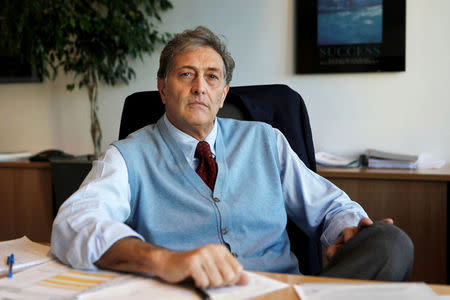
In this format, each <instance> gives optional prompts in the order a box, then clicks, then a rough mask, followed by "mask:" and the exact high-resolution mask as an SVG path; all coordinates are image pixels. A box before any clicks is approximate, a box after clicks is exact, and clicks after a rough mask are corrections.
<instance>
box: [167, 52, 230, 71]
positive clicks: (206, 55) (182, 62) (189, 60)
mask: <svg viewBox="0 0 450 300" xmlns="http://www.w3.org/2000/svg"><path fill="white" fill-rule="evenodd" d="M173 67H174V69H179V68H183V67H194V68H199V69H218V70H219V71H222V72H223V70H224V63H223V59H222V57H221V56H220V54H219V53H217V52H216V50H214V49H213V48H211V47H198V48H194V49H189V50H186V51H184V52H182V53H179V54H177V55H176V56H175V57H174V59H173Z"/></svg>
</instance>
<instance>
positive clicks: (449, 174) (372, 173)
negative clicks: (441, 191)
mask: <svg viewBox="0 0 450 300" xmlns="http://www.w3.org/2000/svg"><path fill="white" fill-rule="evenodd" d="M317 173H319V174H320V175H321V176H324V177H326V178H359V179H364V178H366V179H391V180H422V181H450V164H447V165H445V166H444V167H442V168H440V169H421V170H407V169H375V168H331V167H318V168H317Z"/></svg>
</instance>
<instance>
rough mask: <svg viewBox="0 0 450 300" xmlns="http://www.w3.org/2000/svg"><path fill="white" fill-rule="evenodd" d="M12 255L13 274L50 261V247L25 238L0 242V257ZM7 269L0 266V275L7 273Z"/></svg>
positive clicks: (4, 257) (2, 265)
mask: <svg viewBox="0 0 450 300" xmlns="http://www.w3.org/2000/svg"><path fill="white" fill-rule="evenodd" d="M13 253H14V260H15V262H14V265H13V272H15V271H20V270H23V269H26V268H29V267H32V266H35V265H38V264H42V263H45V262H48V261H50V260H52V255H51V254H50V247H49V246H45V245H42V244H39V243H35V242H32V241H31V240H30V239H29V238H27V237H26V236H24V237H21V238H20V239H15V240H10V241H6V242H0V257H1V258H2V259H5V261H6V258H7V257H8V256H10V255H11V254H13ZM8 270H9V267H8V266H7V265H6V263H5V264H0V275H4V274H6V273H8Z"/></svg>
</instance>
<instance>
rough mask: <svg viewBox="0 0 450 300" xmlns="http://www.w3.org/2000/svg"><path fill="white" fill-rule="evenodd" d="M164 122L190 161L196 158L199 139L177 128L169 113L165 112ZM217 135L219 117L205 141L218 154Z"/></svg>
mask: <svg viewBox="0 0 450 300" xmlns="http://www.w3.org/2000/svg"><path fill="white" fill-rule="evenodd" d="M163 120H164V123H165V125H166V127H167V129H168V130H169V133H170V135H171V136H172V137H173V138H174V139H175V141H176V142H177V144H178V146H179V147H180V149H181V151H183V154H184V156H185V157H186V159H187V160H188V161H192V160H193V159H194V154H195V149H196V148H197V144H198V142H199V141H198V140H197V139H195V138H193V137H192V136H190V135H189V134H186V133H184V132H183V131H181V130H179V129H178V128H176V127H175V126H174V125H173V124H172V123H170V121H169V119H168V118H167V115H166V114H164V117H163ZM216 137H217V118H216V119H215V120H214V125H213V128H212V130H211V132H210V133H209V134H208V136H207V137H206V138H205V142H207V143H208V144H209V147H210V148H211V152H212V154H213V155H214V156H215V155H216V146H215V145H216Z"/></svg>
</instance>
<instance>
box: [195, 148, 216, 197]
mask: <svg viewBox="0 0 450 300" xmlns="http://www.w3.org/2000/svg"><path fill="white" fill-rule="evenodd" d="M195 157H196V158H199V159H200V163H199V165H198V167H197V170H195V171H196V172H197V174H198V175H199V176H200V177H201V178H202V179H203V181H204V182H205V183H206V185H207V186H209V188H210V189H211V190H212V191H213V190H214V184H215V183H216V177H217V163H216V161H215V160H214V158H213V156H212V153H211V148H209V144H208V143H207V142H205V141H201V142H199V143H198V144H197V148H196V149H195Z"/></svg>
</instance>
